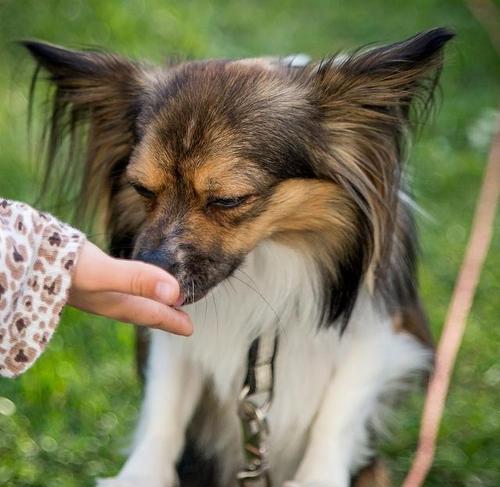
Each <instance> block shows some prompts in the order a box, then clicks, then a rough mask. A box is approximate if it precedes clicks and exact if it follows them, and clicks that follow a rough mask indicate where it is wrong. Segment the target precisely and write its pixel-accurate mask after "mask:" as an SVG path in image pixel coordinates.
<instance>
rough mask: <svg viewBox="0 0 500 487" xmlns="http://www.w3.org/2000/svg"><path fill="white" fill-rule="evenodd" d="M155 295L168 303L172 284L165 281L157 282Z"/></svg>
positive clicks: (170, 297) (170, 298)
mask: <svg viewBox="0 0 500 487" xmlns="http://www.w3.org/2000/svg"><path fill="white" fill-rule="evenodd" d="M156 296H158V298H159V299H160V301H163V302H164V303H168V302H169V301H171V300H172V286H171V285H170V284H167V283H166V282H159V283H158V284H157V285H156Z"/></svg>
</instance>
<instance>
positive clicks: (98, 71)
mask: <svg viewBox="0 0 500 487" xmlns="http://www.w3.org/2000/svg"><path fill="white" fill-rule="evenodd" d="M21 44H22V45H23V46H24V47H25V48H26V49H28V51H29V52H30V54H31V55H32V56H33V57H34V58H35V60H36V61H37V62H38V64H39V65H40V66H41V67H42V68H44V69H45V70H46V71H47V72H48V73H49V75H50V80H51V81H52V82H53V83H54V84H55V85H56V86H57V88H58V89H59V90H61V91H62V92H63V93H64V99H65V100H66V101H68V102H71V103H76V104H77V105H79V106H88V107H89V108H94V109H95V108H98V107H99V106H102V105H103V104H109V103H111V102H113V103H116V102H118V101H122V102H124V103H128V102H129V101H130V99H131V97H133V96H134V95H135V94H136V93H137V90H138V89H139V88H140V80H141V76H142V69H141V66H140V65H139V64H138V63H134V62H132V61H129V60H127V59H124V58H121V57H119V56H116V55H114V54H110V53H104V52H99V51H75V50H70V49H66V48H63V47H60V46H56V45H53V44H48V43H44V42H39V41H33V40H26V41H21ZM109 96H112V97H113V98H112V99H109ZM117 97H118V98H117Z"/></svg>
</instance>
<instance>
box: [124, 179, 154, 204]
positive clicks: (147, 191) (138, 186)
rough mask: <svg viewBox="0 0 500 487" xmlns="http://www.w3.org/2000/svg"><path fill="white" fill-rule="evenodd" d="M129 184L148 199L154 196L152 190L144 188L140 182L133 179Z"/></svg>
mask: <svg viewBox="0 0 500 487" xmlns="http://www.w3.org/2000/svg"><path fill="white" fill-rule="evenodd" d="M130 186H132V188H134V189H135V190H136V191H137V192H138V193H139V194H140V195H141V196H143V197H144V198H147V199H148V200H150V199H153V198H154V197H155V196H156V195H155V193H154V192H153V191H151V190H150V189H148V188H145V187H144V186H143V185H142V184H139V183H137V182H135V181H130Z"/></svg>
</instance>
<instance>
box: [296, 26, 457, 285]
mask: <svg viewBox="0 0 500 487" xmlns="http://www.w3.org/2000/svg"><path fill="white" fill-rule="evenodd" d="M453 36H454V34H453V33H452V32H450V31H449V30H447V29H445V28H437V29H433V30H430V31H427V32H424V33H421V34H418V35H416V36H414V37H412V38H410V39H408V40H405V41H403V42H398V43H395V44H391V45H387V46H382V47H377V48H371V49H365V50H361V51H359V52H356V53H354V54H352V55H347V56H346V55H340V56H336V57H333V58H329V59H327V60H324V61H322V62H320V63H319V64H312V65H309V66H307V67H305V68H303V69H302V70H294V73H295V74H294V76H296V77H297V78H298V81H299V82H300V83H301V84H303V85H305V86H306V87H307V88H308V89H309V93H310V100H311V103H312V104H314V105H315V106H317V107H318V109H319V110H320V113H321V116H322V120H323V124H324V126H325V127H326V130H327V132H328V136H329V143H328V150H327V154H326V155H325V157H324V158H323V159H322V160H323V161H325V162H324V163H323V162H322V164H321V167H319V168H318V172H319V174H320V175H322V176H324V177H329V178H333V179H335V180H336V181H337V182H338V183H339V184H341V185H342V186H344V188H345V189H346V190H347V191H348V192H349V193H350V194H351V196H352V197H353V198H354V200H355V201H356V203H357V205H358V206H359V207H360V208H361V210H362V212H363V214H364V216H365V218H366V220H367V223H368V224H369V226H370V228H371V240H372V241H371V242H369V243H368V244H370V245H371V256H370V259H369V260H370V264H369V272H368V284H369V285H370V287H373V286H374V281H375V274H376V269H377V267H380V266H381V265H383V263H384V262H385V260H386V259H388V257H389V255H390V246H391V245H392V234H393V233H394V228H395V221H394V220H395V218H396V215H397V206H398V192H399V191H400V190H401V189H402V188H401V175H402V163H403V162H404V158H405V154H404V152H405V151H404V148H405V142H406V136H407V132H408V128H411V125H412V123H416V122H418V120H415V118H414V117H411V116H410V115H411V113H410V112H412V111H415V110H411V108H412V107H415V108H418V106H420V107H422V108H424V111H425V109H427V108H429V105H430V104H431V102H432V99H433V93H434V89H435V87H436V84H437V81H438V76H439V72H440V69H441V66H442V57H443V53H442V50H443V47H444V45H445V44H446V42H448V41H449V40H450V39H451V38H452V37H453ZM419 102H420V103H419ZM417 112H418V110H417ZM414 115H415V114H414ZM416 115H417V119H418V113H417V114H416Z"/></svg>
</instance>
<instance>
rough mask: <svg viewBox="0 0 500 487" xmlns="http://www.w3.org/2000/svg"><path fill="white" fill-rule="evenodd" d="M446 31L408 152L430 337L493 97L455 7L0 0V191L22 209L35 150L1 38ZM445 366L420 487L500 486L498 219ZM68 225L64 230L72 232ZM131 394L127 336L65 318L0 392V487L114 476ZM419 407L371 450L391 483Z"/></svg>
mask: <svg viewBox="0 0 500 487" xmlns="http://www.w3.org/2000/svg"><path fill="white" fill-rule="evenodd" d="M436 25H447V26H450V27H452V28H454V29H456V31H457V32H458V34H459V35H458V38H457V39H456V41H454V42H453V44H452V46H451V47H450V48H449V49H448V51H447V54H448V56H447V63H446V68H445V70H444V76H443V82H442V88H443V92H444V99H443V103H442V107H441V110H440V112H439V114H438V117H437V119H436V121H435V122H434V123H433V124H432V125H431V127H429V128H428V129H427V130H425V131H424V133H423V134H422V135H421V136H420V137H419V139H418V140H417V141H416V143H415V146H414V150H413V154H412V157H411V159H412V168H413V178H414V188H415V194H416V196H417V199H418V202H419V203H420V205H421V206H422V207H423V208H425V210H426V211H427V212H428V213H429V214H430V215H431V219H425V218H421V219H420V229H421V234H422V244H423V245H422V246H423V263H422V266H421V280H422V293H423V296H424V300H425V303H426V306H427V309H428V311H429V314H430V317H431V320H432V326H433V331H434V333H435V335H436V336H439V333H440V327H441V323H442V322H443V318H444V315H445V312H446V307H447V303H448V301H449V297H450V294H451V290H452V286H453V282H454V279H455V277H456V274H457V270H458V266H459V264H460V261H461V258H462V254H463V250H464V247H465V244H466V240H467V236H468V232H469V226H470V221H471V217H472V212H473V207H474V202H475V198H476V196H477V193H478V189H479V185H480V181H481V175H482V171H483V168H484V165H485V160H486V156H487V147H488V141H489V138H488V133H487V132H488V127H489V128H490V129H491V123H489V122H488V120H489V119H491V111H492V110H494V109H495V108H496V105H497V100H498V80H499V79H500V76H499V74H500V63H499V62H498V58H497V57H496V56H495V53H494V51H493V49H492V48H491V46H490V44H489V41H488V38H487V36H486V34H485V33H484V32H483V30H482V29H481V27H480V26H479V25H478V24H477V23H476V21H475V20H474V19H473V18H472V16H471V15H470V13H469V12H468V11H467V10H466V8H465V7H464V5H463V3H462V2H461V1H459V0H436V1H431V0H421V1H419V2H401V1H397V0H385V1H382V0H377V1H372V2H366V1H362V0H351V1H349V2H341V1H332V0H319V1H311V2H301V1H298V0H271V1H267V2H265V1H262V0H261V1H255V0H254V1H248V2H232V3H229V2H227V3H226V2H223V1H221V0H217V1H215V0H214V1H212V2H208V1H201V2H194V1H186V0H185V1H183V2H180V1H179V2H176V3H172V2H169V1H167V0H154V1H151V0H150V1H147V2H146V1H144V0H142V1H141V0H128V1H118V0H91V1H83V0H68V1H57V0H44V1H43V2H42V1H37V0H23V1H21V0H3V1H2V2H0V27H1V28H0V59H1V60H2V69H1V70H0V93H1V95H2V98H1V99H2V103H1V104H0V148H1V150H0V194H1V195H2V196H5V197H10V198H15V199H20V200H26V201H28V202H33V201H34V200H35V196H36V194H37V191H38V179H37V174H38V171H37V164H38V162H39V161H38V157H39V154H38V153H37V152H36V150H35V149H34V148H32V149H31V150H30V148H29V146H28V141H27V134H26V118H27V93H28V86H29V77H30V74H31V68H32V66H31V62H30V60H29V59H28V57H27V55H26V54H25V53H24V52H22V50H21V49H20V48H18V47H17V46H15V45H14V44H13V42H12V41H13V40H15V39H18V38H21V37H37V38H42V39H45V40H49V41H53V42H58V43H62V44H69V45H82V44H83V45H99V46H106V47H108V48H112V49H114V50H116V51H118V52H121V53H124V54H127V55H130V56H133V57H147V58H149V59H152V60H157V61H161V59H162V58H163V57H164V56H167V55H171V54H180V55H182V56H184V57H185V56H188V57H236V56H253V55H259V54H287V53H294V52H307V53H310V54H312V55H313V56H322V55H326V54H328V53H331V52H334V51H337V50H339V49H345V48H351V47H356V46H358V45H360V44H365V43H368V42H372V41H392V40H397V39H399V38H402V37H405V36H408V35H410V34H413V33H415V32H416V31H418V30H421V29H425V28H428V27H432V26H436ZM496 223H497V224H496V232H495V237H494V242H493V246H492V248H491V250H490V255H489V257H488V260H487V262H486V266H485V270H484V272H483V275H482V280H481V285H480V287H479V290H478V294H477V296H476V300H475V303H474V307H473V310H472V314H471V317H470V319H469V326H468V330H467V334H466V337H465V340H464V343H463V346H462V349H461V352H460V355H459V357H458V365H457V368H456V370H455V373H454V376H453V382H452V387H451V392H450V396H449V399H448V403H447V409H446V415H445V417H444V421H443V425H442V429H441V434H440V441H439V449H438V452H437V457H436V462H435V465H434V468H433V470H432V472H431V475H430V477H429V480H428V482H427V484H426V485H428V486H436V487H437V486H440V487H441V486H468V487H475V486H490V487H493V486H498V485H500V408H499V404H498V401H499V398H500V395H499V392H498V391H499V388H500V360H499V349H500V326H499V319H500V299H499V289H500V238H499V236H500V235H499V233H500V232H499V228H500V225H499V221H498V220H497V222H496ZM76 224H78V222H76ZM139 400H140V392H139V387H138V381H137V378H136V375H135V369H134V360H133V333H132V330H131V328H130V327H125V326H123V325H118V324H115V323H110V322H108V321H106V320H102V319H95V318H92V317H90V316H88V315H84V314H80V313H78V312H76V311H74V310H69V311H67V312H66V314H65V317H64V320H63V323H62V324H61V326H60V329H59V331H58V332H57V333H56V336H55V337H54V339H53V341H52V342H51V344H50V346H49V347H48V350H47V351H46V353H45V354H44V356H43V357H42V358H41V359H40V360H39V362H38V363H37V364H36V365H35V366H34V367H33V368H32V370H30V371H29V372H28V373H27V374H26V375H24V376H23V377H21V378H20V379H18V380H15V381H10V380H5V379H4V380H0V485H9V486H10V485H12V486H28V485H29V486H64V487H70V486H82V485H84V486H85V485H92V481H93V479H94V478H95V477H96V476H106V475H111V474H114V473H115V472H116V471H117V470H118V468H119V467H120V465H121V463H122V461H123V448H124V447H125V446H126V444H127V438H128V434H129V432H130V431H131V428H132V426H133V423H134V418H135V417H136V415H137V409H138V406H139ZM421 405H422V404H421V398H420V397H418V396H416V397H414V398H412V399H410V400H409V401H408V402H407V403H405V405H404V407H403V408H402V411H401V412H400V413H398V415H397V416H396V418H395V421H394V428H393V431H394V436H393V439H392V440H391V441H390V442H388V443H387V445H385V447H384V448H385V452H386V456H387V457H388V458H389V462H390V465H391V467H392V468H393V470H394V472H395V478H396V484H397V483H398V481H399V480H400V479H401V478H402V475H403V474H404V472H405V471H406V470H407V468H408V466H409V462H410V459H411V455H412V452H413V451H414V448H415V443H416V438H417V433H418V425H419V414H420V409H421Z"/></svg>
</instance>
